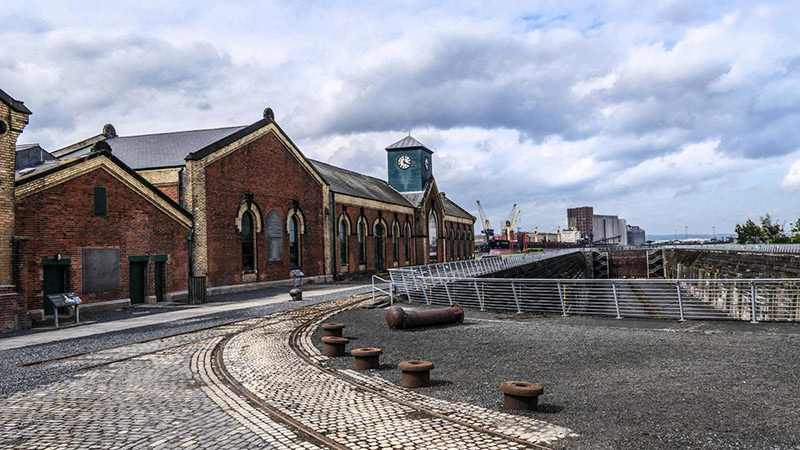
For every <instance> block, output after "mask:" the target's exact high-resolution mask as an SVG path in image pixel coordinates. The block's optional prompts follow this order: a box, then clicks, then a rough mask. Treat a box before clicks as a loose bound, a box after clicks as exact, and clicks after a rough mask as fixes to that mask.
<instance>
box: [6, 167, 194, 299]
mask: <svg viewBox="0 0 800 450" xmlns="http://www.w3.org/2000/svg"><path fill="white" fill-rule="evenodd" d="M66 170H70V169H66ZM37 182H38V181H37ZM95 186H103V187H105V188H106V190H107V199H108V214H107V216H106V217H96V216H95V215H94V202H93V199H94V187H95ZM15 211H16V215H17V222H16V230H15V231H16V234H17V236H21V237H26V238H29V239H30V240H28V241H27V243H26V249H25V252H24V270H23V273H22V274H21V279H22V280H23V286H22V288H23V290H24V292H25V298H24V304H23V305H22V309H23V310H31V309H39V308H42V306H43V299H42V281H43V271H42V264H41V259H42V258H53V257H54V255H55V254H57V253H60V254H61V255H62V257H63V258H70V259H71V260H72V261H71V265H70V267H69V269H68V287H67V289H68V290H70V291H75V292H77V293H78V294H79V295H80V296H81V298H82V299H83V301H84V302H85V303H91V302H98V301H105V300H115V299H123V298H128V297H129V296H130V291H129V284H128V278H129V272H128V271H129V264H128V256H130V255H153V254H164V255H168V257H169V260H168V261H167V267H166V272H167V273H166V286H165V291H166V292H172V291H180V290H185V289H186V276H187V270H188V267H187V262H188V251H187V248H188V247H187V243H186V235H187V232H188V229H187V228H186V227H184V226H183V225H181V224H180V223H178V222H176V221H175V220H174V219H172V218H170V217H169V216H168V215H167V214H165V213H164V212H163V211H162V210H160V209H159V208H157V207H156V206H155V205H153V204H152V203H150V202H149V201H147V200H145V199H144V198H142V197H141V196H140V195H139V194H138V193H137V192H136V191H134V190H132V189H131V188H129V187H127V186H126V185H124V184H123V183H122V182H121V181H119V180H118V179H117V178H116V177H114V176H112V175H111V174H110V173H108V172H107V171H106V170H105V169H102V168H96V169H94V170H92V171H90V172H87V173H85V174H83V175H79V176H77V177H75V178H72V179H70V180H68V181H66V182H63V183H60V184H55V185H53V186H52V187H49V188H47V189H44V190H41V191H38V192H36V193H34V194H31V195H29V196H27V197H24V198H22V199H21V200H19V201H18V202H17V203H16V208H15ZM84 248H115V249H119V252H120V268H119V275H120V286H119V290H114V291H106V292H96V293H83V292H81V282H82V279H81V267H82V266H81V250H82V249H84ZM147 278H148V286H147V288H146V295H152V293H153V292H154V289H155V286H154V270H153V263H152V262H151V263H150V264H149V266H148V273H147Z"/></svg>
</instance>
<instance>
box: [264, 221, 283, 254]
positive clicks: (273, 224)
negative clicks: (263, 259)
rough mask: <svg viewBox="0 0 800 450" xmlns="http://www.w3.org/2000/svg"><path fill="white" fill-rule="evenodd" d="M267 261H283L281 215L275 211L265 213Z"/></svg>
mask: <svg viewBox="0 0 800 450" xmlns="http://www.w3.org/2000/svg"><path fill="white" fill-rule="evenodd" d="M267 261H269V262H276V261H277V262H281V261H283V233H282V232H281V217H280V216H279V215H278V212H277V211H270V212H269V214H267Z"/></svg>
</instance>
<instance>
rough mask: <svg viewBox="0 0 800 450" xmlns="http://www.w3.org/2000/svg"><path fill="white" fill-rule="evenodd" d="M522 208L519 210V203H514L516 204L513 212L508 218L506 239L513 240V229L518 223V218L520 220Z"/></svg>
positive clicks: (512, 208)
mask: <svg viewBox="0 0 800 450" xmlns="http://www.w3.org/2000/svg"><path fill="white" fill-rule="evenodd" d="M521 212H522V210H519V211H517V204H516V203H514V206H512V207H511V214H510V215H509V216H508V220H506V223H505V226H506V239H508V240H509V241H511V231H512V230H513V229H514V225H516V224H517V220H519V214H520V213H521Z"/></svg>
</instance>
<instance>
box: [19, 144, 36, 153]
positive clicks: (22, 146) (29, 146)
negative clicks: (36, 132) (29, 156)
mask: <svg viewBox="0 0 800 450" xmlns="http://www.w3.org/2000/svg"><path fill="white" fill-rule="evenodd" d="M38 146H39V144H38V143H37V144H17V146H16V151H18V152H19V151H22V150H27V149H29V148H34V147H38Z"/></svg>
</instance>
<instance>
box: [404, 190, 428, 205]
mask: <svg viewBox="0 0 800 450" xmlns="http://www.w3.org/2000/svg"><path fill="white" fill-rule="evenodd" d="M400 195H402V196H403V197H405V198H406V200H408V202H409V203H411V204H412V205H414V206H415V207H416V206H419V204H420V203H422V199H423V198H424V197H425V191H413V192H403V193H402V194H400Z"/></svg>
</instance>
